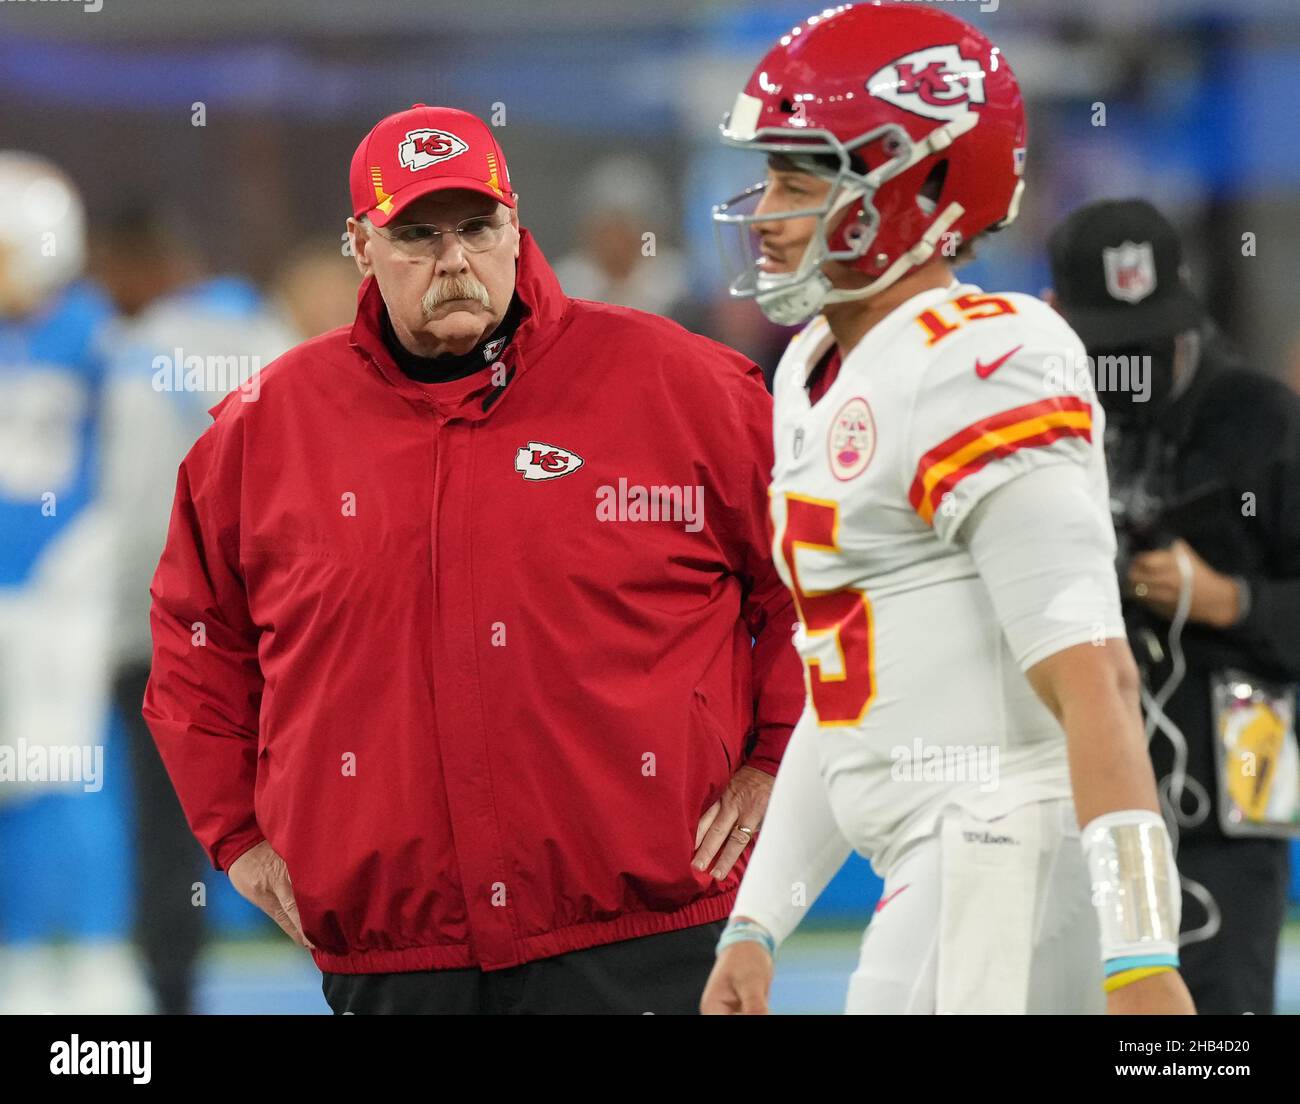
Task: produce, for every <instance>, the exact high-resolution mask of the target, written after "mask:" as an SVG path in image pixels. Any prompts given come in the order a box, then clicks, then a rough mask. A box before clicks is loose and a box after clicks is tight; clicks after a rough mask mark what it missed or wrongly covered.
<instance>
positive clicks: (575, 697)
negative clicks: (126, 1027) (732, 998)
mask: <svg viewBox="0 0 1300 1104" xmlns="http://www.w3.org/2000/svg"><path fill="white" fill-rule="evenodd" d="M351 193H352V218H351V219H349V220H348V234H349V239H350V241H351V243H352V250H353V253H354V255H355V257H356V262H357V265H358V267H359V268H360V270H361V274H362V276H363V277H364V279H363V281H362V284H361V288H360V291H359V294H358V304H357V315H356V320H355V322H354V323H353V325H352V326H351V328H348V327H343V328H340V329H337V330H334V331H332V332H330V333H327V334H324V335H322V336H321V337H318V338H315V339H313V340H311V341H308V342H305V343H304V344H302V345H299V346H298V347H296V348H294V349H292V350H290V351H289V352H288V353H286V354H284V355H283V356H282V357H280V358H279V359H278V360H276V361H274V362H273V363H272V364H270V365H269V366H268V367H267V368H266V369H265V370H264V371H262V372H261V373H260V374H259V375H258V376H256V377H255V379H254V381H253V385H252V386H245V387H243V388H241V389H240V390H238V391H235V392H232V393H231V394H230V395H228V396H227V397H226V398H224V399H223V400H222V401H221V402H219V403H218V404H217V405H216V406H214V407H213V410H212V416H213V424H212V425H211V426H209V427H208V430H207V432H206V433H205V434H204V435H203V436H202V437H201V438H200V439H199V441H198V442H197V443H196V444H195V445H194V447H193V449H192V450H191V451H190V453H189V454H188V455H187V456H186V458H185V460H184V462H183V463H182V464H181V468H180V471H179V475H178V479H177V487H176V497H175V501H174V505H173V510H172V517H171V524H170V529H169V532H168V537H167V542H166V548H165V550H164V551H163V554H162V559H161V561H160V562H159V564H158V568H157V572H156V574H155V576H154V579H153V585H152V587H151V591H150V592H151V595H152V599H153V603H152V610H151V615H150V619H151V625H152V631H153V643H154V651H153V668H152V674H151V677H150V679H149V683H148V688H147V691H146V694H145V700H144V716H145V718H146V720H147V722H148V724H149V726H150V730H151V731H152V733H153V736H154V739H155V740H156V742H157V744H158V748H159V751H160V752H161V755H162V758H163V760H164V762H165V764H166V767H167V770H168V772H169V774H170V776H171V779H172V781H173V784H174V785H175V788H176V791H177V794H178V796H179V797H180V801H181V804H182V806H183V808H184V811H185V815H186V818H187V820H188V822H189V825H190V827H191V829H192V830H193V832H194V834H195V836H196V837H197V838H198V840H199V842H200V843H201V844H202V845H203V846H204V848H205V849H206V851H207V853H208V856H209V858H210V859H211V861H212V863H213V865H214V867H215V868H216V869H218V870H224V871H226V872H228V874H229V876H230V878H231V881H232V882H233V883H234V885H235V887H236V888H237V889H238V890H239V892H240V893H241V894H243V895H244V896H245V897H247V898H248V899H249V900H251V901H253V902H254V903H255V904H257V905H258V906H259V907H261V908H262V909H263V910H264V911H266V912H267V913H268V914H269V915H270V916H272V918H273V919H275V920H276V922H277V923H278V924H279V925H280V927H281V928H282V929H283V930H284V931H285V932H286V933H287V934H288V935H290V936H291V937H292V938H294V939H295V940H296V941H297V942H299V943H300V944H302V945H304V946H306V947H308V948H310V950H311V953H312V955H313V957H314V959H315V962H316V965H317V966H318V967H319V968H320V970H321V972H322V974H323V989H324V993H325V996H326V999H327V1000H328V1002H329V1004H330V1006H331V1008H332V1009H333V1010H334V1011H335V1012H336V1013H345V1012H353V1013H370V1012H392V1013H405V1012H415V1013H420V1012H429V1013H476V1012H486V1013H514V1012H586V1013H600V1012H627V1013H646V1012H657V1013H664V1012H695V1011H697V1010H698V1006H699V998H700V993H701V991H702V990H703V987H704V983H705V981H706V979H707V977H708V974H709V971H710V969H711V967H712V964H713V959H714V949H715V945H716V943H717V939H718V936H719V935H720V933H721V931H722V928H723V925H724V921H725V918H726V917H727V915H728V914H729V912H730V911H731V906H732V901H733V898H734V896H735V893H736V888H737V886H738V884H739V880H740V875H741V872H742V871H743V868H744V852H745V848H746V847H747V846H748V844H749V842H750V841H751V840H752V838H753V836H754V833H755V831H756V830H757V829H758V827H759V825H760V823H761V821H762V816H763V812H764V809H765V807H766V804H767V799H768V794H769V792H770V789H771V784H772V779H773V775H774V774H775V772H776V769H777V766H778V764H779V762H780V759H781V755H782V752H783V750H784V747H785V743H786V741H787V739H788V737H789V732H790V729H791V727H792V726H793V724H794V722H795V721H796V720H797V718H798V715H799V712H800V710H801V708H802V705H803V684H802V676H801V673H800V669H799V664H798V657H797V655H796V653H795V651H794V649H793V647H792V645H791V643H790V635H791V627H792V624H793V622H794V620H795V615H794V611H793V609H792V607H791V605H790V599H789V595H788V593H787V592H786V591H785V589H784V587H783V586H782V584H781V583H780V581H779V579H778V577H777V575H776V573H775V571H774V570H773V568H772V565H771V559H770V553H769V546H768V523H767V484H768V480H769V476H770V472H771V467H772V452H771V440H770V438H771V403H770V399H769V397H768V395H767V392H766V391H765V389H764V387H763V381H762V375H761V373H760V371H759V369H758V368H757V367H755V366H754V365H753V364H751V363H749V362H748V361H747V360H746V359H745V358H743V357H741V356H740V355H739V354H737V353H735V352H733V351H732V350H730V349H727V348H725V347H723V346H721V345H718V344H716V343H714V342H712V341H710V340H708V339H706V338H703V337H699V336H697V335H694V334H691V333H689V332H687V331H685V330H683V329H682V328H681V327H679V326H677V325H676V324H674V323H672V322H669V321H666V320H664V319H662V318H659V317H656V316H653V315H649V314H644V313H641V312H638V311H634V310H628V309H624V308H619V307H613V306H607V305H604V304H600V303H594V302H586V301H582V300H576V299H570V298H568V297H566V296H565V294H564V293H563V291H562V290H561V288H560V286H559V284H558V282H557V281H556V278H555V276H554V274H553V273H552V271H551V269H550V267H549V266H548V264H547V262H546V259H545V258H544V257H543V256H542V253H541V251H540V250H539V249H538V246H537V244H536V242H535V241H534V240H533V239H532V237H531V236H530V235H529V233H528V231H527V230H525V229H522V228H521V227H520V225H519V218H518V209H517V196H516V194H515V193H514V191H513V190H512V188H511V182H510V177H509V174H508V172H507V169H506V160H505V157H504V155H503V154H502V151H501V149H500V147H499V146H498V144H497V142H496V139H495V137H494V135H493V132H492V131H491V129H489V127H487V126H486V125H485V124H484V123H483V122H481V121H480V120H479V119H477V118H476V117H474V116H473V115H469V114H466V113H464V112H461V111H456V110H452V109H449V108H441V107H426V106H425V105H423V104H417V105H416V106H414V107H412V108H411V109H410V110H408V111H403V112H400V113H398V114H395V115H390V116H388V117H387V118H385V119H383V120H381V121H380V122H379V123H378V124H377V125H376V126H375V127H374V129H373V130H371V132H370V133H369V134H368V135H367V136H366V138H365V139H364V140H363V141H362V143H361V145H360V146H359V147H358V148H357V151H356V153H355V155H354V156H353V159H352V167H351ZM180 891H182V887H178V892H180ZM183 891H184V892H189V889H188V886H187V887H183Z"/></svg>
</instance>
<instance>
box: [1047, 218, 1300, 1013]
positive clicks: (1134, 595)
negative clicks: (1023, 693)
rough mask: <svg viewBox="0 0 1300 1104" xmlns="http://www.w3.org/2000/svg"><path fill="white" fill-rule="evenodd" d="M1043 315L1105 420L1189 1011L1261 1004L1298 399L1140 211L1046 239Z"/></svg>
mask: <svg viewBox="0 0 1300 1104" xmlns="http://www.w3.org/2000/svg"><path fill="white" fill-rule="evenodd" d="M1049 253H1050V258H1051V266H1052V278H1053V283H1054V291H1053V293H1052V294H1053V296H1054V299H1055V305H1056V307H1057V309H1058V310H1059V311H1060V312H1061V313H1062V314H1063V315H1064V316H1065V318H1066V319H1067V320H1068V321H1069V322H1070V324H1071V325H1072V326H1073V327H1074V329H1075V330H1076V332H1077V333H1078V334H1079V336H1080V337H1081V338H1082V339H1083V342H1084V344H1085V346H1086V347H1087V350H1088V354H1089V358H1090V361H1091V364H1090V367H1091V369H1092V371H1093V376H1094V380H1095V382H1096V384H1097V390H1098V396H1099V398H1100V399H1101V402H1102V405H1103V406H1104V407H1105V409H1106V412H1107V430H1106V445H1107V458H1108V467H1109V471H1110V486H1111V501H1112V512H1113V514H1114V518H1115V526H1116V533H1117V538H1118V542H1119V548H1120V557H1119V564H1118V567H1119V571H1120V576H1121V585H1122V589H1123V590H1124V592H1125V620H1126V622H1127V624H1128V627H1129V633H1130V637H1131V640H1132V643H1133V650H1134V654H1135V655H1136V657H1137V659H1138V663H1139V665H1140V666H1141V668H1142V672H1143V683H1144V687H1145V689H1144V692H1143V711H1144V715H1145V716H1146V719H1147V731H1148V733H1149V734H1152V741H1151V752H1152V759H1153V763H1154V766H1155V769H1156V775H1157V777H1158V778H1159V779H1161V785H1160V793H1161V801H1162V805H1163V806H1164V809H1165V816H1166V820H1167V821H1169V822H1170V831H1171V833H1173V834H1174V839H1175V841H1176V846H1177V848H1178V867H1179V871H1180V873H1181V875H1182V879H1183V889H1184V895H1183V922H1182V947H1181V949H1180V955H1181V960H1182V970H1183V976H1184V977H1185V979H1186V981H1187V985H1188V987H1189V989H1190V990H1191V993H1192V996H1193V999H1194V1000H1195V1002H1196V1006H1197V1009H1198V1010H1199V1011H1200V1012H1202V1013H1221V1014H1241V1013H1246V1012H1254V1013H1266V1012H1272V1011H1273V1005H1274V978H1275V974H1276V968H1277V945H1278V936H1279V933H1280V930H1281V926H1282V923H1283V920H1284V917H1285V912H1286V891H1287V881H1288V847H1287V841H1286V837H1287V836H1288V835H1294V834H1296V831H1297V828H1300V796H1298V795H1300V782H1298V781H1297V777H1298V776H1297V771H1298V770H1300V767H1298V765H1297V759H1298V753H1297V744H1296V738H1295V721H1294V717H1295V702H1296V687H1295V683H1296V680H1300V402H1298V401H1297V399H1296V398H1295V396H1294V395H1293V394H1292V393H1291V392H1290V391H1288V390H1287V388H1286V387H1285V386H1283V384H1282V383H1280V382H1278V381H1275V380H1273V379H1271V378H1269V377H1267V376H1264V375H1262V374H1260V373H1257V372H1254V371H1250V370H1248V369H1246V368H1244V367H1242V366H1241V364H1240V363H1239V362H1238V360H1237V358H1236V355H1235V353H1234V352H1233V351H1232V349H1231V347H1230V346H1229V344H1228V342H1227V341H1226V339H1225V338H1224V337H1223V336H1222V335H1221V334H1219V333H1218V332H1217V331H1216V330H1215V328H1214V326H1213V324H1212V323H1211V322H1210V320H1209V319H1208V318H1207V317H1206V315H1205V312H1204V309H1203V307H1202V306H1201V304H1200V303H1199V302H1198V301H1197V299H1196V297H1195V296H1194V295H1193V293H1192V292H1191V290H1190V289H1189V288H1188V287H1187V285H1186V283H1185V281H1184V277H1183V272H1182V269H1181V247H1180V243H1179V240H1178V236H1177V232H1176V231H1175V230H1174V228H1173V226H1172V225H1170V223H1169V222H1168V221H1167V220H1166V219H1165V218H1164V217H1163V216H1162V215H1161V214H1160V213H1159V212H1158V211H1157V210H1156V209H1155V208H1154V207H1152V206H1151V205H1150V204H1149V203H1146V202H1144V201H1139V200H1124V201H1104V202H1099V203H1093V204H1089V205H1087V206H1085V207H1082V208H1080V209H1079V210H1077V211H1075V212H1074V213H1073V214H1072V215H1070V216H1069V218H1067V219H1066V220H1065V221H1064V222H1063V223H1062V224H1061V225H1060V226H1059V227H1058V228H1057V229H1056V230H1055V232H1054V233H1053V234H1052V236H1051V239H1050V242H1049Z"/></svg>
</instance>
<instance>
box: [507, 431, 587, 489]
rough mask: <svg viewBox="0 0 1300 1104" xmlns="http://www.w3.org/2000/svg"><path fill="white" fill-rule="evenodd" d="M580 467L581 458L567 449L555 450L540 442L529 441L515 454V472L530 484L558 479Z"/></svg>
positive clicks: (552, 446) (553, 447)
mask: <svg viewBox="0 0 1300 1104" xmlns="http://www.w3.org/2000/svg"><path fill="white" fill-rule="evenodd" d="M580 467H582V457H581V456H579V455H578V454H577V453H576V452H570V451H569V450H568V449H562V448H556V446H555V445H547V444H544V443H542V442H541V441H529V442H528V444H527V445H525V446H524V447H523V448H521V449H520V450H519V451H518V452H517V453H515V471H517V472H523V473H524V478H525V479H527V480H529V481H530V482H532V481H535V480H538V479H559V478H560V476H562V475H568V474H569V473H570V472H576V471H577V470H578V469H579V468H580Z"/></svg>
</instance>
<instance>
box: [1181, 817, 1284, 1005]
mask: <svg viewBox="0 0 1300 1104" xmlns="http://www.w3.org/2000/svg"><path fill="white" fill-rule="evenodd" d="M1289 859H1290V855H1289V849H1288V845H1287V841H1286V840H1275V839H1232V840H1225V839H1222V838H1219V837H1206V838H1204V839H1184V840H1183V841H1182V842H1181V843H1180V844H1179V847H1178V870H1179V872H1180V873H1181V874H1183V875H1184V876H1185V877H1188V878H1191V879H1192V880H1193V881H1197V882H1200V883H1201V885H1203V886H1205V888H1206V889H1208V890H1209V891H1210V893H1211V895H1212V896H1213V897H1214V900H1215V902H1216V903H1217V904H1218V906H1219V908H1220V909H1221V910H1222V913H1223V925H1222V927H1221V928H1220V929H1219V932H1218V934H1217V935H1215V936H1213V937H1212V938H1210V939H1207V940H1204V941H1202V942H1200V943H1190V944H1188V945H1186V946H1184V947H1182V948H1180V950H1179V952H1178V957H1179V959H1180V961H1181V962H1182V975H1183V980H1184V981H1186V982H1187V988H1188V989H1189V990H1190V991H1191V994H1192V1000H1194V1001H1195V1002H1196V1010H1197V1011H1198V1012H1200V1013H1202V1014H1207V1015H1229V1016H1240V1015H1242V1014H1244V1013H1246V1012H1254V1013H1256V1014H1257V1015H1258V1014H1267V1013H1271V1012H1272V1011H1273V996H1274V994H1273V989H1274V981H1275V979H1276V977H1277V944H1278V937H1279V935H1280V934H1281V931H1282V923H1283V921H1284V920H1285V919H1286V894H1287V881H1288V877H1289V869H1290V862H1289ZM1205 919H1206V915H1205V910H1204V909H1203V908H1202V907H1201V906H1200V905H1199V904H1198V903H1197V902H1196V901H1194V900H1193V899H1192V898H1191V897H1189V896H1187V895H1186V894H1184V895H1183V931H1184V932H1186V931H1189V930H1191V929H1193V928H1198V927H1200V926H1201V925H1202V924H1203V923H1204V922H1205Z"/></svg>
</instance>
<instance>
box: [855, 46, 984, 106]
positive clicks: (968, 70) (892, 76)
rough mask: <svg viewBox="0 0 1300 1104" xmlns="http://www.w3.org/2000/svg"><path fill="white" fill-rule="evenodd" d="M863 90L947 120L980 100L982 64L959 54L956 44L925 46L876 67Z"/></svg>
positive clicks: (982, 86) (979, 102)
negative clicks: (878, 67) (865, 88)
mask: <svg viewBox="0 0 1300 1104" xmlns="http://www.w3.org/2000/svg"><path fill="white" fill-rule="evenodd" d="M867 91H868V92H870V93H871V95H873V96H875V97H876V98H877V99H881V100H884V101H885V102H886V103H891V104H893V105H894V106H895V107H901V108H903V110H905V111H911V112H913V113H914V114H917V115H924V116H925V117H926V118H927V119H942V120H944V121H945V122H951V121H952V120H953V119H957V118H960V117H961V116H962V115H964V114H965V113H966V112H967V111H968V110H970V106H971V104H982V103H983V102H984V66H983V65H981V64H980V63H979V62H978V61H968V60H967V59H966V58H964V57H962V56H961V51H960V50H959V49H957V47H956V46H952V45H949V46H927V47H926V48H925V49H924V50H914V51H913V52H912V53H910V54H904V55H903V56H902V57H901V58H895V59H894V60H893V61H891V62H890V63H889V64H888V65H886V66H884V67H882V68H880V69H878V70H876V72H874V73H873V74H872V75H871V76H870V77H868V78H867Z"/></svg>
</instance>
